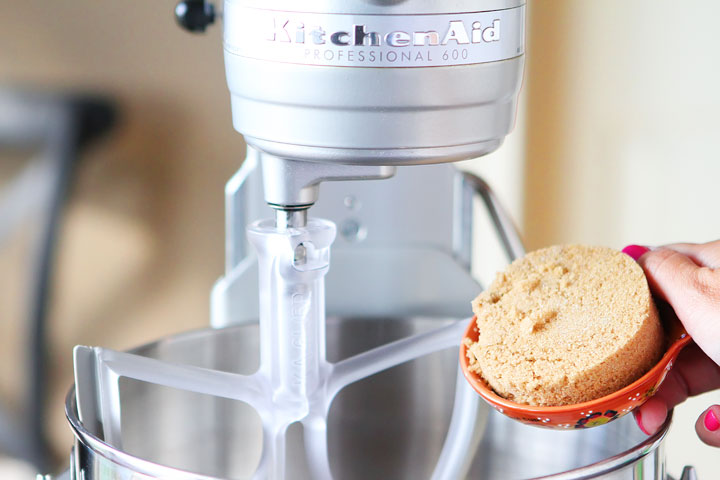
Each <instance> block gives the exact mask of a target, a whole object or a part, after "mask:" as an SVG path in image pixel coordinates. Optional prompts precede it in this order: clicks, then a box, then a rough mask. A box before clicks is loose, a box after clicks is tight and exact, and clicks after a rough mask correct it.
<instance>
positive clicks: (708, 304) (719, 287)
mask: <svg viewBox="0 0 720 480" xmlns="http://www.w3.org/2000/svg"><path fill="white" fill-rule="evenodd" d="M708 245H709V246H710V247H713V246H714V245H715V244H714V243H713V244H706V245H690V244H680V246H679V247H677V248H680V249H682V250H684V251H688V252H690V253H692V254H693V255H695V258H696V261H701V260H703V261H705V260H712V258H711V256H712V255H715V253H714V251H715V248H717V247H714V248H708V247H707V246H708ZM706 248H708V249H707V250H706ZM711 250H712V252H713V253H712V255H710V254H708V253H707V252H710V251H711ZM637 261H638V263H639V264H640V266H641V267H642V268H643V270H644V271H645V276H646V277H647V280H648V284H649V285H650V290H652V292H653V294H654V295H655V296H657V297H659V298H660V299H662V300H665V301H666V302H668V303H669V304H670V305H671V306H672V308H673V309H674V311H675V313H676V314H677V316H678V318H679V319H680V321H681V322H682V323H683V325H684V326H685V328H686V329H687V331H688V333H689V334H690V336H692V337H693V338H694V339H695V341H696V342H697V343H698V345H700V347H701V348H702V349H703V350H704V351H705V353H706V354H707V355H708V356H709V357H710V358H712V359H713V360H714V361H715V362H718V363H720V269H718V270H713V269H711V268H709V267H699V266H698V265H697V263H696V261H694V260H693V259H692V258H690V257H688V256H686V255H684V254H683V253H680V252H679V251H676V250H674V249H671V248H659V249H657V250H651V251H648V252H646V253H644V254H643V255H642V256H640V258H638V259H637Z"/></svg>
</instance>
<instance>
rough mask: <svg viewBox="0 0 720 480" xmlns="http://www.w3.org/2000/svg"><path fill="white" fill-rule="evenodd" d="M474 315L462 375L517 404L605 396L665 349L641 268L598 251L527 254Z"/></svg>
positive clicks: (478, 302) (482, 298) (574, 248)
mask: <svg viewBox="0 0 720 480" xmlns="http://www.w3.org/2000/svg"><path fill="white" fill-rule="evenodd" d="M473 311H474V312H475V314H476V315H477V328H478V330H479V337H478V341H477V342H475V343H472V342H471V341H470V340H466V342H467V343H468V349H467V355H468V359H469V363H470V370H472V371H474V372H476V373H478V374H479V375H480V376H481V377H483V378H484V379H485V381H487V382H488V384H489V385H490V387H492V389H493V390H494V391H495V392H496V393H497V394H498V395H500V396H502V397H504V398H506V399H508V400H512V401H514V402H517V403H523V404H528V405H539V406H559V405H570V404H575V403H581V402H585V401H589V400H593V399H596V398H600V397H603V396H605V395H608V394H610V393H612V392H615V391H617V390H619V389H621V388H623V387H625V386H626V385H629V384H630V383H632V382H633V381H635V380H636V379H638V378H639V377H641V376H642V375H643V374H644V373H645V372H647V371H648V370H649V369H650V368H651V367H652V366H653V365H654V364H655V363H656V362H657V361H658V360H659V358H660V357H661V355H662V353H663V351H664V348H665V343H664V334H663V329H662V326H661V324H660V321H659V318H658V314H657V310H656V308H655V305H654V303H653V300H652V297H651V295H650V291H649V288H648V285H647V280H646V279H645V275H644V273H643V271H642V269H641V268H640V266H639V265H637V264H636V263H635V261H633V260H632V259H631V258H630V257H628V256H627V255H625V254H623V253H621V252H618V251H615V250H612V249H610V248H605V247H589V246H582V245H566V246H554V247H549V248H545V249H542V250H538V251H535V252H532V253H530V254H528V255H527V256H526V257H524V258H522V259H519V260H516V261H515V262H513V263H512V264H511V265H510V266H509V267H508V269H507V270H506V271H505V272H503V273H499V274H498V276H497V277H496V278H495V281H494V282H493V283H492V285H490V287H489V288H488V289H487V290H486V291H484V292H483V293H481V294H480V295H479V296H478V297H477V298H476V299H475V300H474V302H473Z"/></svg>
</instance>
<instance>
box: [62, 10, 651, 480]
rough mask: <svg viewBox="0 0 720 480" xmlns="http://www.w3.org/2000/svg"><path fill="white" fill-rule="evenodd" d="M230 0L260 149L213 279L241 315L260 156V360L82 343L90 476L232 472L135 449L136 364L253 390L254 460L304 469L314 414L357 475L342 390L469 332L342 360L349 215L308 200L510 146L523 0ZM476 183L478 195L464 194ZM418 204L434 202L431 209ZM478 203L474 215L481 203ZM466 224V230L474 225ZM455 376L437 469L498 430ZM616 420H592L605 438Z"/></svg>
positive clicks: (80, 454)
mask: <svg viewBox="0 0 720 480" xmlns="http://www.w3.org/2000/svg"><path fill="white" fill-rule="evenodd" d="M186 3H187V2H186ZM223 17H224V47H225V62H226V72H227V81H228V85H229V88H230V92H231V98H232V110H233V123H234V126H235V128H236V129H237V130H238V131H239V132H241V133H243V135H244V136H245V138H246V140H247V143H248V159H247V160H246V163H245V165H244V166H243V168H242V169H241V171H240V172H239V174H238V175H239V177H237V178H234V179H233V180H231V182H230V183H229V184H228V187H227V192H228V206H229V207H230V208H229V209H228V210H229V212H228V224H227V226H228V233H227V235H228V237H227V238H228V242H227V246H226V247H227V253H228V259H229V265H228V266H229V268H228V269H227V272H226V277H225V279H221V281H220V282H219V283H218V285H216V287H215V289H214V292H213V320H212V323H213V325H214V326H224V325H228V324H232V323H238V322H237V319H236V318H233V317H234V312H230V313H228V312H227V311H223V307H222V305H224V304H227V303H228V302H229V301H228V299H227V298H226V297H228V296H230V295H231V294H232V291H233V290H232V286H231V284H232V281H231V280H232V279H230V280H228V279H229V278H231V277H233V276H235V275H240V274H242V273H243V272H245V271H246V270H247V269H246V268H245V267H244V266H242V265H241V263H242V262H239V261H238V258H237V254H236V250H238V249H239V243H240V240H239V235H238V230H239V222H238V219H243V218H244V217H243V215H242V214H240V213H239V212H235V211H233V208H234V207H236V206H237V205H236V203H235V200H236V193H237V192H238V191H239V185H238V184H239V183H240V182H241V181H244V180H245V178H244V177H246V176H247V174H249V173H248V172H249V171H251V170H253V169H254V168H255V167H259V168H261V169H262V177H263V189H264V200H265V202H266V203H267V204H268V205H269V206H270V207H272V209H273V211H274V218H271V219H267V220H259V221H255V222H253V223H251V224H250V225H249V226H248V228H247V235H248V238H249V241H250V243H251V244H252V245H253V247H254V248H255V251H256V257H253V258H252V259H251V261H252V262H255V264H256V265H257V271H258V274H259V282H258V293H259V303H258V305H259V308H258V314H259V338H260V341H259V345H260V348H259V350H260V351H259V353H260V363H259V368H258V369H257V371H256V372H255V373H252V372H248V374H240V373H238V372H237V371H235V370H233V369H232V368H227V369H223V368H214V364H213V363H212V362H209V363H208V362H201V364H193V362H185V361H178V359H174V358H172V355H170V358H169V359H162V360H161V359H158V358H150V357H152V356H153V355H145V354H144V353H143V352H142V349H140V350H138V351H136V352H134V353H121V352H115V351H110V350H106V349H102V348H89V347H77V348H76V350H75V365H76V367H75V368H76V387H75V391H76V392H75V393H76V395H75V396H73V394H72V392H71V396H70V397H69V399H68V418H69V420H70V423H71V427H72V428H73V430H74V433H75V435H76V439H77V441H76V447H75V449H74V452H73V459H72V461H71V463H72V464H71V474H72V475H74V477H73V478H78V479H80V478H85V479H88V480H89V479H90V478H123V479H125V478H143V479H144V478H161V477H162V478H168V477H171V478H188V479H189V478H216V477H212V476H208V475H207V474H203V475H199V474H197V473H191V472H189V471H184V470H182V469H176V468H172V467H174V466H173V465H168V466H163V465H159V464H158V463H155V462H153V461H151V460H148V459H144V458H142V456H141V455H138V454H137V453H135V452H130V451H126V445H125V443H126V442H125V440H126V439H125V435H124V434H125V430H128V428H127V425H126V422H127V420H126V419H125V415H126V410H127V409H126V406H125V405H123V404H122V402H121V400H120V398H121V394H122V392H121V390H122V388H123V382H124V380H125V379H131V380H137V381H140V382H144V383H147V384H153V385H159V386H162V387H170V388H172V389H176V390H181V391H186V392H196V393H199V394H204V395H209V396H212V397H215V398H226V399H231V400H234V401H240V402H244V403H245V404H247V405H249V406H250V407H252V408H253V409H254V410H255V411H256V412H257V414H258V415H259V417H260V421H261V423H262V454H261V456H260V460H259V465H258V466H257V468H256V469H255V470H254V473H253V478H268V479H280V478H299V477H298V475H300V474H298V473H297V472H294V471H290V469H289V468H288V467H287V460H288V458H287V456H288V450H287V436H288V431H289V428H290V427H291V426H292V425H293V424H296V423H301V424H302V430H303V441H302V444H303V445H304V462H305V464H306V466H307V470H308V472H309V475H310V477H311V478H332V477H333V473H335V477H336V478H341V477H338V476H337V475H338V473H337V472H333V468H331V464H332V463H333V462H332V461H331V459H330V456H329V454H328V449H329V445H328V420H327V419H328V412H329V410H330V408H331V404H332V403H333V400H334V398H335V397H336V395H337V394H338V393H339V392H340V391H341V390H343V389H344V388H345V387H346V386H348V385H350V384H352V383H354V382H357V381H358V380H361V379H364V378H366V377H370V376H372V375H374V374H376V373H378V372H381V371H383V370H386V369H389V368H391V367H395V366H397V365H400V364H402V363H404V362H408V361H411V360H414V359H417V358H420V357H423V356H426V355H429V354H432V353H434V352H439V351H442V350H447V349H448V348H450V347H457V345H458V344H459V342H460V339H461V337H462V332H463V330H464V328H465V326H466V324H467V322H468V321H469V318H464V319H459V320H458V319H455V320H450V321H444V322H436V323H435V324H434V325H433V327H432V328H427V329H425V331H423V332H421V333H418V334H416V335H412V336H408V337H406V338H401V339H397V340H395V341H392V342H389V343H384V344H382V345H379V346H376V347H374V348H370V349H368V350H366V351H362V352H360V353H356V354H353V355H349V356H346V358H343V359H341V360H339V361H336V362H328V361H327V359H326V346H329V345H330V344H329V343H328V342H327V339H326V318H325V300H326V299H325V285H324V277H325V275H326V273H327V272H328V269H329V266H330V247H331V244H332V243H333V240H334V239H335V236H336V227H335V225H334V224H333V223H332V222H330V221H327V220H320V219H313V218H308V210H309V209H311V207H312V206H313V204H315V203H316V201H317V200H318V195H319V191H320V184H321V183H322V182H329V181H353V180H382V182H392V181H394V180H386V179H388V178H390V177H393V175H394V174H395V173H396V170H397V169H403V168H408V169H409V168H418V169H427V168H431V167H426V166H422V167H410V166H411V165H425V164H436V163H444V162H452V161H457V160H464V159H470V158H475V157H478V156H481V155H484V154H486V153H489V152H491V151H493V150H495V149H496V148H497V147H498V146H499V145H500V144H501V142H502V139H503V138H504V136H505V135H506V134H507V133H508V132H509V131H510V129H511V127H512V125H513V122H514V117H515V109H516V101H517V95H518V91H519V87H520V80H521V76H522V67H523V52H524V22H525V5H524V1H522V0H487V1H477V0H456V1H452V2H436V1H431V0H406V1H397V0H342V1H341V0H334V1H333V0H327V1H323V2H299V1H297V0H296V1H290V0H276V1H273V2H268V1H262V0H226V1H225V5H224V13H223ZM432 168H435V167H432ZM438 168H442V167H438ZM447 168H450V167H447ZM438 171H440V170H438ZM431 175H432V174H431ZM400 176H401V175H400V174H398V177H400ZM438 178H440V177H439V176H438ZM459 178H461V179H462V181H463V182H464V185H465V187H468V185H469V187H470V188H469V190H468V189H466V190H465V192H467V191H471V192H474V191H478V192H480V193H481V197H482V198H483V200H484V201H485V205H486V206H487V207H488V210H489V212H490V216H491V218H492V220H493V222H494V224H495V226H496V228H497V230H498V233H499V237H500V239H501V241H502V243H503V245H504V247H505V250H506V251H507V253H508V254H509V257H510V258H513V257H515V256H517V255H519V254H521V253H522V245H521V244H520V241H519V239H518V238H517V235H516V234H515V232H514V230H513V229H512V228H511V222H510V221H509V219H508V218H507V216H506V215H505V214H504V213H503V211H502V209H501V208H499V206H498V204H497V201H496V200H495V199H494V197H493V195H492V193H491V192H490V190H489V189H488V188H487V186H486V185H485V184H484V182H482V180H480V179H477V178H475V177H473V176H471V175H465V176H463V175H460V177H459ZM382 182H379V183H378V185H379V184H380V183H382ZM423 188H425V189H427V191H426V192H421V194H424V195H427V196H430V197H432V196H433V195H434V191H433V188H432V184H431V183H425V184H423ZM458 191H460V192H462V191H463V190H462V189H460V190H458ZM238 198H239V197H238ZM463 201H464V202H465V203H467V198H465V199H462V198H461V199H460V201H459V202H458V203H460V204H462V203H463ZM350 203H352V202H350ZM408 215H417V216H420V217H422V215H423V211H417V212H408ZM464 221H465V227H466V230H467V227H468V225H467V223H468V221H467V218H465V219H464ZM426 227H427V228H428V229H432V228H433V224H432V223H431V222H430V223H428V225H426ZM462 236H463V237H464V239H465V241H466V243H467V241H468V240H467V234H464V235H462ZM358 238H359V237H358ZM470 241H471V240H470ZM464 261H465V262H467V261H469V260H468V259H467V258H466V259H464ZM236 271H238V272H239V273H237V274H236ZM375 274H376V275H379V276H382V275H383V274H384V272H383V271H382V270H381V271H377V272H376V273H375ZM344 295H352V292H349V291H347V292H344ZM421 300H422V299H421V298H418V302H421ZM470 300H471V297H470V296H468V298H466V299H465V301H467V302H468V303H469V301H470ZM468 310H469V308H468ZM468 314H469V312H468ZM328 325H329V323H328ZM220 331H221V330H220ZM168 351H170V350H168ZM138 353H140V354H138ZM227 353H228V350H227V348H226V349H225V353H224V354H225V355H227ZM230 353H233V351H232V349H231V350H230ZM235 353H237V354H238V355H240V354H241V353H240V351H237V352H235ZM211 364H212V365H213V367H211V368H209V367H208V366H206V365H211ZM454 383H455V385H456V392H455V398H454V408H453V410H452V417H451V419H450V421H449V426H448V427H447V430H446V432H447V434H446V435H445V438H446V440H445V442H444V444H443V446H442V448H441V449H440V454H439V457H438V459H437V462H436V464H435V467H434V469H433V470H432V472H433V473H432V478H435V479H454V478H463V477H464V476H466V475H467V473H468V471H469V469H470V468H471V463H473V459H474V457H476V454H477V452H478V451H480V450H482V448H487V449H488V451H490V449H491V448H493V447H492V445H491V444H488V445H486V446H484V447H483V445H482V444H481V435H482V433H483V424H484V421H485V419H486V417H487V408H485V407H481V406H480V403H479V400H478V397H477V396H476V395H475V393H474V392H472V390H471V389H470V388H469V387H468V386H467V385H466V383H465V381H464V379H463V378H462V375H461V374H457V375H456V379H455V380H454ZM428 388H430V386H428ZM427 393H428V392H423V391H421V392H415V394H416V395H426V394H427ZM139 402H142V398H140V400H139ZM76 412H77V413H76ZM371 414H372V413H370V412H368V415H371ZM197 415H198V416H200V412H198V413H197ZM228 418H230V417H228ZM492 418H495V417H491V420H492ZM492 421H493V422H496V423H497V422H499V423H497V425H499V427H498V426H497V425H496V426H495V427H493V428H501V429H504V430H503V431H505V432H506V433H507V432H509V430H508V428H513V427H506V426H503V425H504V424H503V422H504V421H507V420H504V419H497V418H496V419H495V420H492ZM508 422H509V421H508ZM524 428H527V427H524ZM610 428H615V430H617V429H618V428H619V429H621V430H623V429H627V426H625V427H623V426H620V427H612V426H611V427H610ZM440 430H442V428H441V429H440ZM531 430H533V429H531ZM525 431H526V430H523V432H525ZM611 431H612V430H605V431H604V432H600V433H598V434H593V436H592V438H594V439H595V441H596V443H598V442H599V443H600V444H602V443H603V439H605V437H606V435H607V434H608V433H609V432H611ZM623 431H624V430H623ZM577 433H580V432H577ZM534 435H535V434H534V433H533V434H528V437H527V438H530V437H533V436H534ZM538 435H539V434H538ZM663 435H664V430H663V431H662V432H661V433H660V434H658V435H656V436H654V437H652V438H650V439H649V440H648V441H647V442H645V443H643V444H642V447H641V448H639V449H637V451H634V453H632V455H630V456H629V457H623V460H622V462H625V463H622V462H621V463H622V466H624V465H626V464H628V463H632V462H636V461H637V462H644V459H645V458H646V456H647V455H648V453H649V452H659V453H657V455H661V451H660V450H659V445H660V442H661V441H662V437H663ZM554 438H555V437H554ZM558 438H559V437H558ZM565 438H566V439H568V440H569V441H572V440H571V436H568V435H566V437H565ZM575 438H577V437H575ZM584 438H585V439H589V438H591V437H589V436H587V435H586V436H585V437H584ZM516 440H517V438H516ZM505 441H507V442H510V441H511V440H510V439H506V440H505ZM561 443H562V442H561ZM590 444H593V443H592V442H590ZM479 449H480V450H479ZM421 455H424V453H421ZM653 455H655V453H654V454H653ZM658 458H659V457H658ZM652 459H655V457H654V456H653V457H652ZM653 461H654V460H653ZM475 463H477V462H475ZM481 463H483V462H481ZM651 463H652V462H651ZM655 463H657V462H655ZM484 464H485V467H484V468H485V470H486V471H493V470H492V468H490V467H487V465H491V464H492V461H491V460H490V461H488V460H485V461H484ZM606 467H607V465H605V467H602V468H600V469H599V470H597V469H596V470H595V471H593V470H591V471H589V473H588V471H585V472H584V473H583V472H580V473H579V475H584V476H580V477H577V478H590V477H588V476H587V475H589V474H592V473H594V472H596V471H597V472H599V471H604V470H603V468H606ZM493 468H495V469H497V468H498V467H493ZM607 468H610V471H614V470H617V468H619V467H617V466H616V465H615V464H612V465H611V466H610V467H607ZM644 468H645V471H646V472H647V474H648V476H646V477H637V476H635V477H630V478H658V479H659V478H664V471H663V469H662V467H661V466H658V465H655V466H652V465H651V464H648V465H646V466H645V467H644ZM103 472H106V473H105V474H106V475H108V476H107V477H105V476H103ZM107 472H112V473H107ZM495 474H496V475H497V472H495ZM223 475H227V473H223ZM300 476H302V475H300ZM388 478H390V477H388ZM499 478H502V477H499ZM558 478H576V477H573V476H563V477H558ZM614 478H621V477H614ZM622 478H625V477H622Z"/></svg>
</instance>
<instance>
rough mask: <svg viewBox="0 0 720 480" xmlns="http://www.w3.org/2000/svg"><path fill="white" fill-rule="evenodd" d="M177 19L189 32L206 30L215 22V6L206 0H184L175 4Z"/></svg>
mask: <svg viewBox="0 0 720 480" xmlns="http://www.w3.org/2000/svg"><path fill="white" fill-rule="evenodd" d="M175 19H176V20H177V22H178V23H179V24H180V26H181V27H183V28H184V29H185V30H187V31H189V32H195V33H198V32H204V31H205V28H207V26H208V25H210V24H211V23H214V22H215V6H214V5H213V4H212V3H210V2H207V1H205V0H183V1H182V2H180V3H178V4H177V5H176V6H175Z"/></svg>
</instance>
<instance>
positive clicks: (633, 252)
mask: <svg viewBox="0 0 720 480" xmlns="http://www.w3.org/2000/svg"><path fill="white" fill-rule="evenodd" d="M622 251H623V253H624V254H626V255H629V256H630V258H632V259H633V260H637V259H638V258H640V257H642V256H643V254H644V253H646V252H649V251H650V249H649V248H647V247H643V246H642V245H628V246H627V247H625V248H623V249H622Z"/></svg>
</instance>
